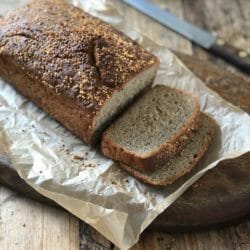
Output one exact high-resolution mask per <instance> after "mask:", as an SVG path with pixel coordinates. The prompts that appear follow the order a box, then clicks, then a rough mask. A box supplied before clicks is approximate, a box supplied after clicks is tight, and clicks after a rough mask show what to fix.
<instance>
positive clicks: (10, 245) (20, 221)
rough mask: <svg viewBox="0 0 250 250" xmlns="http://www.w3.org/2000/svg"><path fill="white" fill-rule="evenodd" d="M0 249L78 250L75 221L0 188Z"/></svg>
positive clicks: (58, 211) (58, 210)
mask: <svg viewBox="0 0 250 250" xmlns="http://www.w3.org/2000/svg"><path fill="white" fill-rule="evenodd" d="M0 249H1V250H34V249H43V250H51V249H62V250H76V249H79V222H78V219H77V218H75V217H74V216H73V215H70V214H69V213H67V212H65V211H63V210H61V209H57V208H53V207H48V206H46V205H42V204H41V203H38V202H34V201H31V200H29V199H26V198H23V197H22V196H19V195H18V194H16V193H13V192H12V191H10V190H7V189H5V188H3V187H0Z"/></svg>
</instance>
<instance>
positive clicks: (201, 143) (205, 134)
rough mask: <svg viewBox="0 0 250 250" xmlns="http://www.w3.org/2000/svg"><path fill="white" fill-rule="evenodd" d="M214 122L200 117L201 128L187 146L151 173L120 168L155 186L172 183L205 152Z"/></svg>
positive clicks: (211, 135)
mask: <svg viewBox="0 0 250 250" xmlns="http://www.w3.org/2000/svg"><path fill="white" fill-rule="evenodd" d="M214 130H215V122H214V120H213V119H212V118H210V117H209V116H207V115H204V114H203V115H202V123H201V127H200V128H199V129H198V130H197V131H196V133H195V135H194V136H193V137H192V138H191V139H190V141H189V142H188V144H187V145H186V146H185V147H184V148H183V149H182V150H181V151H180V152H179V153H178V154H176V155H175V156H173V157H172V158H171V159H169V160H168V161H167V163H166V164H165V165H164V166H163V167H161V168H159V169H156V170H155V171H153V172H142V171H139V170H137V169H134V168H133V167H130V166H128V165H125V164H120V166H121V167H122V168H123V169H125V170H126V171H128V172H129V173H130V174H132V175H133V176H134V177H136V178H137V179H139V180H141V181H143V182H145V183H148V184H151V185H157V186H165V185H168V184H171V183H173V182H174V181H175V180H177V179H178V178H179V177H181V176H183V175H185V174H186V173H188V172H189V171H190V170H191V169H192V167H193V166H194V165H195V164H196V163H197V162H198V160H199V159H200V158H201V157H202V156H203V154H204V153H205V151H206V150H207V148H208V146H209V143H210V141H211V139H212V137H213V134H214Z"/></svg>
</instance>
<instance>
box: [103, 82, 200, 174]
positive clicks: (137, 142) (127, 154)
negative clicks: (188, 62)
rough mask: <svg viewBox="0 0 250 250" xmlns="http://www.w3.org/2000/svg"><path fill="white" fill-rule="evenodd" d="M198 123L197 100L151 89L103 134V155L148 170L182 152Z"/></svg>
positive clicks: (163, 89) (180, 93) (178, 92)
mask: <svg viewBox="0 0 250 250" xmlns="http://www.w3.org/2000/svg"><path fill="white" fill-rule="evenodd" d="M199 123H200V106H199V102H198V99H197V98H196V97H194V96H192V95H190V94H188V93H185V92H183V91H181V90H177V89H174V88H170V87H167V86H163V85H158V86H155V87H153V88H151V89H149V91H148V92H147V93H146V94H144V95H143V96H141V97H140V98H139V99H138V100H137V101H136V102H135V103H134V105H132V106H131V107H129V109H128V110H126V112H125V113H124V114H123V115H122V116H121V117H119V118H118V119H117V120H116V121H115V122H114V123H113V124H112V125H111V126H110V127H109V128H108V129H107V131H105V133H104V135H103V139H102V152H103V154H104V155H106V156H108V157H110V158H112V159H114V160H116V161H119V162H121V163H124V164H127V165H129V166H133V168H137V169H139V170H141V171H151V170H154V169H156V168H160V167H161V166H162V165H165V163H166V161H167V160H168V159H169V158H171V157H172V155H175V154H176V153H177V152H178V151H180V149H182V148H183V147H184V146H185V145H186V143H187V142H188V141H189V138H190V137H192V136H193V135H194V131H195V130H197V128H198V127H199Z"/></svg>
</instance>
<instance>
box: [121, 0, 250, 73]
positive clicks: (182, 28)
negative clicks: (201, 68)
mask: <svg viewBox="0 0 250 250" xmlns="http://www.w3.org/2000/svg"><path fill="white" fill-rule="evenodd" d="M123 2H125V3H126V4H128V5H130V6H132V7H134V8H135V9H137V10H138V11H140V12H142V13H143V14H145V15H147V16H149V17H151V18H153V19H154V20H156V21H157V22H159V23H160V24H162V25H164V26H167V27H168V28H170V29H172V30H173V31H175V32H177V33H179V34H181V35H182V36H184V37H186V38H188V39H189V40H191V41H192V42H194V43H195V44H197V45H199V46H200V47H202V48H204V49H206V50H207V51H208V52H210V53H212V54H214V55H216V56H218V57H221V58H222V59H224V60H226V61H227V62H229V63H231V64H233V65H234V66H236V67H238V68H239V69H241V70H242V71H244V72H246V73H248V74H250V55H249V53H248V52H247V51H245V50H241V49H237V48H235V47H233V46H232V45H230V44H228V43H226V42H225V41H224V40H223V39H222V38H219V37H216V36H213V35H212V34H210V33H209V32H207V31H205V30H202V29H200V28H198V27H196V26H194V25H193V24H191V23H189V22H187V21H185V20H183V19H181V18H178V17H177V16H175V15H173V14H172V13H170V12H169V11H167V10H163V9H161V8H160V7H157V6H156V5H155V4H153V3H151V2H149V1H147V0H123Z"/></svg>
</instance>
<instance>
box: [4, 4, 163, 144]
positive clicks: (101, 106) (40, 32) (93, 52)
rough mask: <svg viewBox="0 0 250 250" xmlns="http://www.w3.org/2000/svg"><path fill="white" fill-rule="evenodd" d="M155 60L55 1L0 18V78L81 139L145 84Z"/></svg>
mask: <svg viewBox="0 0 250 250" xmlns="http://www.w3.org/2000/svg"><path fill="white" fill-rule="evenodd" d="M158 65H159V60H158V59H157V58H156V57H155V56H153V55H152V54H150V53H148V52H147V51H146V50H145V49H144V48H142V47H141V46H140V45H139V44H137V43H136V42H135V41H133V40H131V39H129V38H128V37H126V36H125V35H124V34H122V33H121V32H119V31H117V30H115V29H114V28H113V27H112V26H110V25H108V24H106V23H104V22H102V21H101V20H99V19H98V18H95V17H92V16H91V15H89V14H87V13H85V12H83V11H82V10H81V9H79V8H76V7H74V6H73V5H70V4H68V3H66V1H63V0H34V1H32V2H31V3H29V4H28V5H26V6H24V7H21V8H20V9H18V10H15V11H13V12H11V13H9V14H8V15H7V16H5V17H4V18H3V19H1V20H0V76H1V77H2V78H4V79H5V80H6V81H8V82H9V83H11V84H12V85H13V86H14V87H15V88H16V89H17V90H18V91H19V92H20V93H21V94H23V95H24V96H26V97H27V98H28V99H30V100H31V101H33V102H34V103H35V104H37V105H38V106H39V107H41V108H42V109H44V110H45V111H46V112H48V113H49V114H50V115H51V116H52V117H54V118H55V119H56V120H58V121H59V122H61V123H62V124H63V125H64V126H65V127H67V128H68V129H70V130H71V131H72V132H73V133H75V134H76V135H77V136H79V137H80V138H81V139H83V140H84V141H85V142H86V143H88V144H95V142H97V141H98V138H99V139H100V137H101V132H102V131H103V130H104V127H105V126H106V125H107V123H108V122H110V121H111V119H113V118H114V116H115V115H117V113H118V112H120V110H122V109H123V108H124V107H125V106H126V105H127V104H128V102H129V101H131V99H133V98H134V97H135V96H136V95H137V94H139V93H140V92H142V91H143V90H144V89H145V88H147V87H148V86H150V85H151V83H152V81H153V78H154V76H155V74H156V71H157V68H158Z"/></svg>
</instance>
